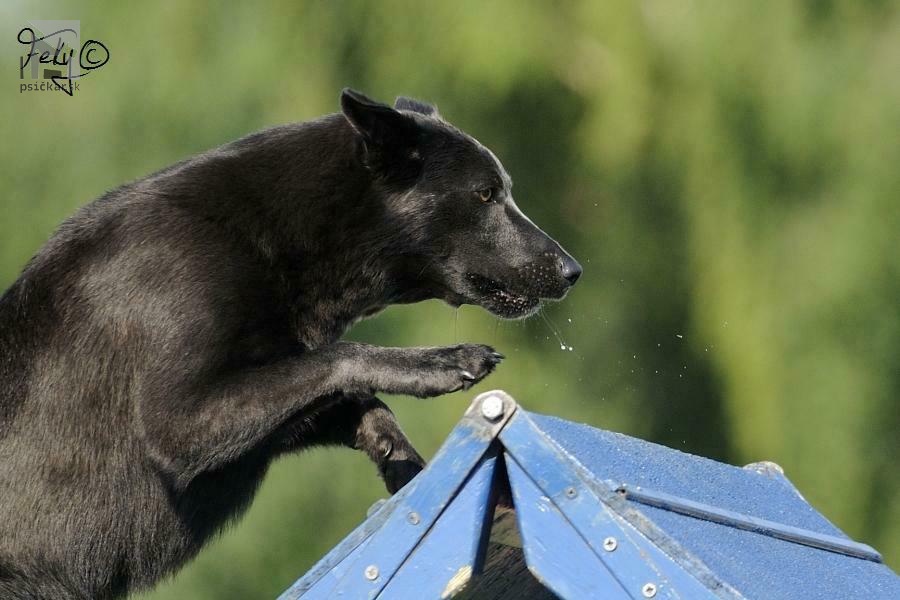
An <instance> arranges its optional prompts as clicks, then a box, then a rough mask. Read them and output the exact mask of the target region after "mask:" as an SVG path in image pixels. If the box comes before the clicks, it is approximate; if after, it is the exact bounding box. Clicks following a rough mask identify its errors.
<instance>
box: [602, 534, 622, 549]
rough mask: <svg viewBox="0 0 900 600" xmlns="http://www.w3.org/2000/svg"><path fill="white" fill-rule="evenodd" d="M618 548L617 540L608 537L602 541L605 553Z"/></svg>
mask: <svg viewBox="0 0 900 600" xmlns="http://www.w3.org/2000/svg"><path fill="white" fill-rule="evenodd" d="M618 547H619V542H618V540H616V538H614V537H612V536H609V537H608V538H606V539H604V540H603V549H604V550H606V551H607V552H612V551H614V550H615V549H616V548H618Z"/></svg>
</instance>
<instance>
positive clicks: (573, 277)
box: [560, 256, 581, 285]
mask: <svg viewBox="0 0 900 600" xmlns="http://www.w3.org/2000/svg"><path fill="white" fill-rule="evenodd" d="M560 263H561V264H560V272H561V273H562V276H563V277H565V279H566V281H568V282H569V285H575V282H576V281H578V278H579V277H581V265H579V264H578V261H577V260H575V259H574V258H572V257H571V256H564V257H563V258H561V259H560Z"/></svg>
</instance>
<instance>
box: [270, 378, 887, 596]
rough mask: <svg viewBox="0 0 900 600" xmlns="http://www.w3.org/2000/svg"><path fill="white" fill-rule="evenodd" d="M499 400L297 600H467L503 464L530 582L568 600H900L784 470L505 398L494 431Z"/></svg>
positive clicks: (334, 554) (327, 561) (296, 591)
mask: <svg viewBox="0 0 900 600" xmlns="http://www.w3.org/2000/svg"><path fill="white" fill-rule="evenodd" d="M484 396H485V395H482V396H480V397H479V398H478V399H476V401H475V402H474V403H473V405H472V406H471V407H470V408H469V410H468V411H467V412H466V415H465V417H464V418H463V420H462V421H461V422H460V424H459V425H458V426H457V427H456V428H455V429H454V430H453V432H451V434H450V437H449V438H448V440H447V442H446V443H445V444H444V446H443V447H442V449H441V450H440V451H439V452H438V454H437V456H436V457H435V458H434V460H433V461H432V462H431V464H430V465H429V466H428V468H426V469H425V471H423V472H422V473H421V474H420V475H419V476H418V477H417V478H416V479H414V480H413V481H412V482H411V483H410V484H409V485H408V486H407V487H406V488H404V489H403V490H401V491H400V492H399V493H398V494H397V495H395V496H394V497H393V498H391V499H390V500H388V501H387V502H386V503H385V504H384V505H383V506H381V508H380V509H379V510H378V511H376V512H375V514H373V515H372V516H371V517H370V518H369V519H367V520H366V521H365V522H364V523H363V524H362V525H361V526H360V527H358V528H357V529H356V530H354V531H353V532H352V533H351V534H350V535H349V536H348V537H347V538H346V539H345V540H344V541H343V542H342V543H341V544H339V545H338V546H337V547H336V548H335V549H334V550H332V551H331V552H330V553H329V554H328V555H326V556H325V557H324V558H323V559H322V560H321V561H320V562H319V563H318V564H317V565H316V566H315V567H313V569H311V570H310V572H309V573H307V574H306V575H305V576H304V577H303V578H301V579H300V580H299V581H298V582H297V583H296V584H294V585H293V586H292V587H291V588H290V589H289V590H288V591H287V592H285V593H284V594H283V595H282V597H281V598H282V600H296V599H298V598H301V597H302V598H304V599H309V598H314V599H320V598H321V599H325V598H339V597H343V598H354V599H355V598H376V597H378V598H439V597H442V595H445V594H446V595H448V596H449V595H451V593H452V592H453V591H455V590H456V589H458V587H459V585H461V584H462V583H463V581H464V580H465V578H466V577H467V576H468V571H466V567H467V566H471V567H472V573H476V574H477V572H478V569H479V566H480V560H481V555H482V553H483V551H484V548H485V534H486V532H487V527H486V525H485V524H486V521H487V519H488V516H489V515H490V514H491V512H492V511H493V493H492V492H493V490H494V489H495V488H496V481H495V477H494V475H495V474H496V473H498V472H499V470H498V469H496V468H495V465H496V463H497V462H499V461H502V462H504V463H505V464H506V468H507V472H508V476H509V483H510V486H511V489H512V492H513V498H514V501H515V504H516V514H517V519H518V525H519V530H520V532H521V535H522V541H523V550H524V554H525V558H526V561H527V562H528V565H529V569H530V570H531V571H532V572H533V573H534V574H535V576H536V577H538V579H539V581H541V582H542V583H543V584H544V585H545V586H547V587H548V588H549V589H551V590H552V591H553V592H554V593H556V594H557V595H559V596H560V597H562V598H571V599H578V600H581V599H582V598H588V597H590V598H594V597H603V598H631V599H635V598H637V599H640V598H643V597H645V593H644V591H643V590H644V586H645V585H646V584H648V583H650V584H653V586H654V587H653V597H654V598H666V599H675V598H680V599H694V598H697V599H704V598H711V597H718V598H729V599H738V598H766V599H773V600H780V599H784V600H789V599H791V600H792V599H794V598H885V599H886V598H900V578H898V577H897V576H896V575H895V574H894V573H893V572H892V571H891V570H890V569H888V568H887V567H886V566H885V565H883V564H880V563H879V562H877V560H879V557H878V555H877V552H875V551H874V550H873V549H871V548H869V547H868V546H865V545H864V544H858V543H856V542H854V541H852V540H850V539H849V538H847V536H846V535H844V534H843V533H842V532H841V531H840V530H839V529H837V528H836V527H835V526H834V525H832V524H831V523H829V522H828V520H827V519H825V518H824V517H823V516H822V515H821V514H819V513H818V512H816V511H815V509H813V508H812V507H811V506H809V504H807V503H806V502H805V500H804V499H803V498H802V496H801V495H800V493H799V492H798V491H797V490H796V489H795V488H794V487H793V485H792V484H791V483H790V481H789V480H787V478H785V477H784V475H783V473H782V472H781V470H780V468H778V467H777V466H776V465H773V464H771V463H755V464H753V465H748V467H747V468H738V467H732V466H730V465H723V464H721V463H717V462H715V461H711V460H708V459H704V458H700V457H696V456H691V455H688V454H684V453H681V452H678V451H676V450H672V449H669V448H664V447H662V446H658V445H655V444H650V443H647V442H643V441H641V440H636V439H633V438H629V437H626V436H623V435H620V434H615V433H610V432H607V431H602V430H597V429H593V428H591V427H587V426H585V425H577V424H574V423H569V422H566V421H562V420H560V419H556V418H553V417H546V416H541V415H536V414H533V413H527V412H525V411H522V410H521V409H519V410H516V407H515V403H514V402H513V401H512V399H511V398H509V397H508V396H505V395H503V398H504V400H503V402H504V407H505V410H504V414H503V415H502V416H501V417H500V418H499V419H497V420H496V421H490V420H488V419H487V418H485V417H483V416H482V415H481V413H480V410H479V409H480V404H481V401H482V399H483V398H484ZM623 484H624V488H623ZM623 489H624V493H623V491H622V490H623ZM617 490H620V491H617ZM648 490H649V491H648ZM635 492H636V493H637V494H635ZM411 513H415V517H413V518H411ZM610 537H612V538H615V540H616V544H615V548H614V549H613V550H611V551H610V550H609V549H608V548H604V540H605V539H606V538H610ZM367 567H374V568H375V569H377V574H376V571H375V569H370V570H369V577H368V578H367V577H366V568H367ZM454 575H456V576H457V577H456V578H455V579H453V576H454ZM484 576H485V577H490V576H491V573H489V572H488V573H485V574H484ZM451 580H452V581H451ZM448 584H449V585H448Z"/></svg>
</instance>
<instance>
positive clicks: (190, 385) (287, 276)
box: [0, 90, 580, 600]
mask: <svg viewBox="0 0 900 600" xmlns="http://www.w3.org/2000/svg"><path fill="white" fill-rule="evenodd" d="M341 104H342V109H343V110H342V113H338V114H334V115H329V116H326V117H323V118H321V119H318V120H315V121H312V122H308V123H302V124H297V125H288V126H284V127H276V128H274V129H269V130H266V131H262V132H260V133H256V134H253V135H250V136H248V137H245V138H243V139H240V140H238V141H236V142H233V143H231V144H227V145H225V146H223V147H221V148H218V149H215V150H212V151H210V152H207V153H205V154H202V155H200V156H197V157H195V158H192V159H189V160H186V161H183V162H181V163H178V164H176V165H174V166H171V167H169V168H167V169H164V170H162V171H160V172H158V173H155V174H153V175H151V176H149V177H147V178H145V179H142V180H139V181H137V182H134V183H131V184H128V185H125V186H122V187H120V188H118V189H116V190H114V191H112V192H109V193H107V194H106V195H104V196H103V197H101V198H100V199H98V200H96V201H94V202H92V203H91V204H89V205H87V206H85V207H84V208H83V209H81V210H80V211H79V212H78V213H77V214H76V215H75V216H73V217H72V218H71V219H69V220H68V221H66V222H65V223H64V224H63V225H62V226H61V227H60V228H59V230H58V231H57V232H56V233H55V234H54V235H53V237H52V238H51V239H50V241H49V242H48V243H47V244H46V245H45V246H44V247H43V248H41V250H40V251H39V252H38V254H37V255H36V256H35V257H34V258H33V259H32V260H31V261H30V262H29V264H28V265H27V266H26V268H25V270H24V272H23V273H22V275H21V276H20V277H19V279H18V280H17V281H16V282H15V283H14V284H13V285H12V286H11V287H10V288H9V290H7V291H6V293H5V294H4V295H3V296H2V297H0V598H3V599H4V600H14V599H20V598H23V599H24V598H29V599H33V598H55V599H59V598H85V599H87V598H91V599H98V598H100V599H103V598H115V597H119V596H122V595H124V594H126V593H127V592H128V591H130V590H134V589H140V588H146V587H148V586H150V585H152V584H153V583H154V582H156V581H157V580H159V579H160V578H161V577H163V576H165V575H166V574H169V573H172V572H174V571H175V570H176V569H177V568H178V567H180V566H181V565H183V564H184V563H185V562H186V561H187V560H188V559H189V558H191V557H192V556H193V555H194V554H195V553H196V552H197V551H198V550H199V549H200V547H201V546H202V545H203V544H204V542H206V541H207V540H208V539H209V538H210V536H212V535H213V534H214V533H215V532H216V531H217V530H219V529H220V528H221V527H222V526H223V524H225V523H226V522H227V521H228V520H229V519H232V518H234V517H236V516H238V515H239V514H240V513H241V512H242V511H243V510H244V509H245V508H246V507H247V505H248V504H249V503H250V501H251V499H252V497H253V495H254V492H255V490H256V489H257V486H258V485H259V483H260V481H261V479H262V477H263V475H264V474H265V472H266V468H267V466H268V465H269V463H270V462H271V461H272V459H273V458H274V457H276V456H278V455H279V454H281V453H284V452H291V451H295V450H297V449H300V448H306V447H310V446H315V445H322V444H344V445H347V446H350V447H353V448H357V449H359V450H362V451H364V452H365V453H366V454H368V455H369V457H370V458H371V459H372V461H374V462H375V464H376V465H377V467H378V469H379V471H380V473H381V475H382V476H383V477H384V479H385V483H386V485H387V488H388V490H389V491H391V492H393V491H395V490H397V489H399V488H400V487H401V486H402V485H404V484H405V483H406V482H407V481H409V480H410V479H411V478H412V477H413V476H414V475H415V474H416V473H417V472H418V471H419V470H420V469H421V468H422V466H423V461H422V458H421V457H420V456H419V455H418V454H417V453H416V451H415V450H414V449H413V447H412V446H411V445H410V443H409V442H408V441H407V439H406V437H405V436H404V435H403V433H402V432H401V430H400V427H399V426H398V425H397V423H396V421H395V420H394V417H393V415H392V413H391V411H390V410H389V409H388V408H387V407H386V406H385V405H384V404H383V403H382V402H380V401H379V400H378V399H377V398H375V397H374V396H373V395H372V394H373V393H376V392H379V391H380V392H385V393H395V394H410V395H414V396H419V397H428V396H435V395H439V394H444V393H447V392H451V391H454V390H458V389H461V388H463V387H468V386H469V385H471V384H472V383H474V382H477V381H479V380H480V379H481V378H483V377H485V376H486V375H487V374H488V373H489V372H490V371H491V370H492V369H493V368H494V366H495V365H496V364H497V363H498V362H499V361H500V359H501V358H502V357H501V356H500V355H499V354H497V353H495V352H494V351H493V350H492V349H491V348H489V347H487V346H482V345H472V344H463V345H459V346H453V347H442V348H381V347H375V346H369V345H364V344H358V343H347V342H341V341H338V340H339V338H340V337H341V335H342V334H343V333H344V332H345V330H346V329H347V328H348V327H349V326H350V325H351V324H353V323H354V322H355V321H357V320H359V319H361V318H365V317H368V316H371V315H373V314H375V313H376V312H378V311H379V310H381V309H382V308H384V307H385V306H387V305H389V304H394V303H408V302H416V301H420V300H424V299H427V298H440V299H443V300H445V301H447V302H449V303H451V304H453V305H459V304H462V303H471V304H479V305H481V306H484V307H485V308H487V309H488V310H490V311H492V312H494V313H495V314H497V315H499V316H501V317H520V316H524V315H526V314H529V313H530V312H533V311H534V310H535V309H536V307H537V306H538V304H539V302H540V300H541V299H543V298H561V297H562V296H563V295H564V294H565V291H566V289H567V288H568V287H569V286H570V285H571V284H572V283H574V280H575V279H576V278H577V277H578V274H579V273H580V268H579V267H578V264H577V263H576V262H574V260H573V259H572V258H571V257H570V256H568V255H567V254H566V253H565V252H564V251H563V250H562V249H561V248H560V247H559V245H558V244H556V242H554V241H553V240H551V239H550V238H549V237H547V236H546V235H545V234H544V233H543V232H541V231H540V230H539V229H538V228H537V227H536V226H535V225H534V224H533V223H531V222H530V221H529V220H528V219H527V218H526V217H525V216H524V215H522V213H521V212H519V210H518V209H517V208H516V206H515V204H514V203H513V201H512V198H511V196H510V180H509V177H508V175H507V174H506V172H505V171H504V170H503V167H502V166H501V165H500V163H499V162H498V161H497V159H496V158H495V157H494V155H493V154H491V153H490V152H489V151H488V150H486V149H485V148H484V147H483V146H481V145H480V144H479V143H478V142H476V141H475V140H474V139H473V138H471V137H469V136H468V135H466V134H464V133H462V132H460V131H459V130H457V129H455V128H454V127H452V126H451V125H449V124H448V123H446V122H445V121H444V120H443V119H442V118H441V117H440V116H439V115H438V114H437V112H436V111H435V110H434V109H433V108H432V107H430V106H428V105H426V104H423V103H420V102H417V101H413V100H409V99H404V98H401V99H399V100H398V102H397V104H396V107H395V108H391V107H389V106H386V105H383V104H379V103H377V102H374V101H372V100H369V99H368V98H366V97H364V96H362V95H361V94H358V93H356V92H352V91H350V90H345V91H344V93H343V94H342V96H341Z"/></svg>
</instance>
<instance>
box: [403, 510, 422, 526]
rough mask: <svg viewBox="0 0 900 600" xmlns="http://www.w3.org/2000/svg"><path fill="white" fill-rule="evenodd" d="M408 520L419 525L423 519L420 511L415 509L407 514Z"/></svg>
mask: <svg viewBox="0 0 900 600" xmlns="http://www.w3.org/2000/svg"><path fill="white" fill-rule="evenodd" d="M406 520H407V521H409V522H410V523H411V524H413V525H418V524H419V521H421V520H422V519H421V518H420V517H419V513H417V512H415V511H414V512H411V513H409V514H408V515H406Z"/></svg>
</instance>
